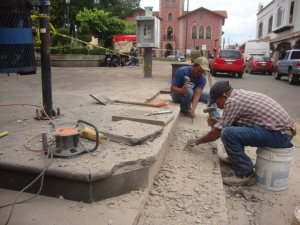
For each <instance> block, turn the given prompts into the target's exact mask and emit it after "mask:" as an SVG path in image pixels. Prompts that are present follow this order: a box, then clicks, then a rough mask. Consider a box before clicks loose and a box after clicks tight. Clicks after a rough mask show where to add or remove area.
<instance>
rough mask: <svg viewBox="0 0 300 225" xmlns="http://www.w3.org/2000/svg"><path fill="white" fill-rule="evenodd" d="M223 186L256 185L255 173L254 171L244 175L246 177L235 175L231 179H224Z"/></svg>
mask: <svg viewBox="0 0 300 225" xmlns="http://www.w3.org/2000/svg"><path fill="white" fill-rule="evenodd" d="M222 179H223V184H226V185H229V186H244V185H247V186H250V185H253V184H255V182H256V181H255V173H254V171H253V170H252V171H251V172H250V173H247V174H244V175H237V174H235V175H233V176H231V177H223V178H222Z"/></svg>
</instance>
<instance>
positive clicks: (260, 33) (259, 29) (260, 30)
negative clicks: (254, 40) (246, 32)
mask: <svg viewBox="0 0 300 225" xmlns="http://www.w3.org/2000/svg"><path fill="white" fill-rule="evenodd" d="M262 30H263V24H262V23H260V24H259V26H258V37H259V38H260V37H262Z"/></svg>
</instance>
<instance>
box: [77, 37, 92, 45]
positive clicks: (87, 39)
mask: <svg viewBox="0 0 300 225" xmlns="http://www.w3.org/2000/svg"><path fill="white" fill-rule="evenodd" d="M78 39H79V40H81V41H85V42H91V41H92V37H91V36H78ZM82 44H83V45H84V46H86V44H84V43H82Z"/></svg>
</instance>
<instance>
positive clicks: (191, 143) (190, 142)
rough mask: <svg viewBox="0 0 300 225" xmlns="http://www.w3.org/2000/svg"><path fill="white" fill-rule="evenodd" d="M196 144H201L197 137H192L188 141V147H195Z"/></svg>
mask: <svg viewBox="0 0 300 225" xmlns="http://www.w3.org/2000/svg"><path fill="white" fill-rule="evenodd" d="M195 145H199V144H198V143H197V138H190V139H189V140H188V141H187V143H186V147H194V146H195Z"/></svg>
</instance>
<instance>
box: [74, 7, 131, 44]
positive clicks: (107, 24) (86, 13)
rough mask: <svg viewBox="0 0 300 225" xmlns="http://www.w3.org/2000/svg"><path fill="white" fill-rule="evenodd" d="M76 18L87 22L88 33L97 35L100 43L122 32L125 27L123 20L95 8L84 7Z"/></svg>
mask: <svg viewBox="0 0 300 225" xmlns="http://www.w3.org/2000/svg"><path fill="white" fill-rule="evenodd" d="M76 19H77V20H78V21H80V22H81V23H87V24H88V25H89V27H90V33H91V34H92V35H94V36H95V37H98V39H99V42H100V43H103V42H104V41H105V40H106V39H109V38H111V37H112V36H114V35H116V34H121V33H123V32H124V30H125V29H126V25H125V22H124V21H123V20H121V19H119V18H117V17H112V16H111V14H110V13H108V12H104V11H103V10H97V9H95V8H94V9H93V10H88V9H84V10H83V11H80V12H79V13H78V14H77V16H76Z"/></svg>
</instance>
